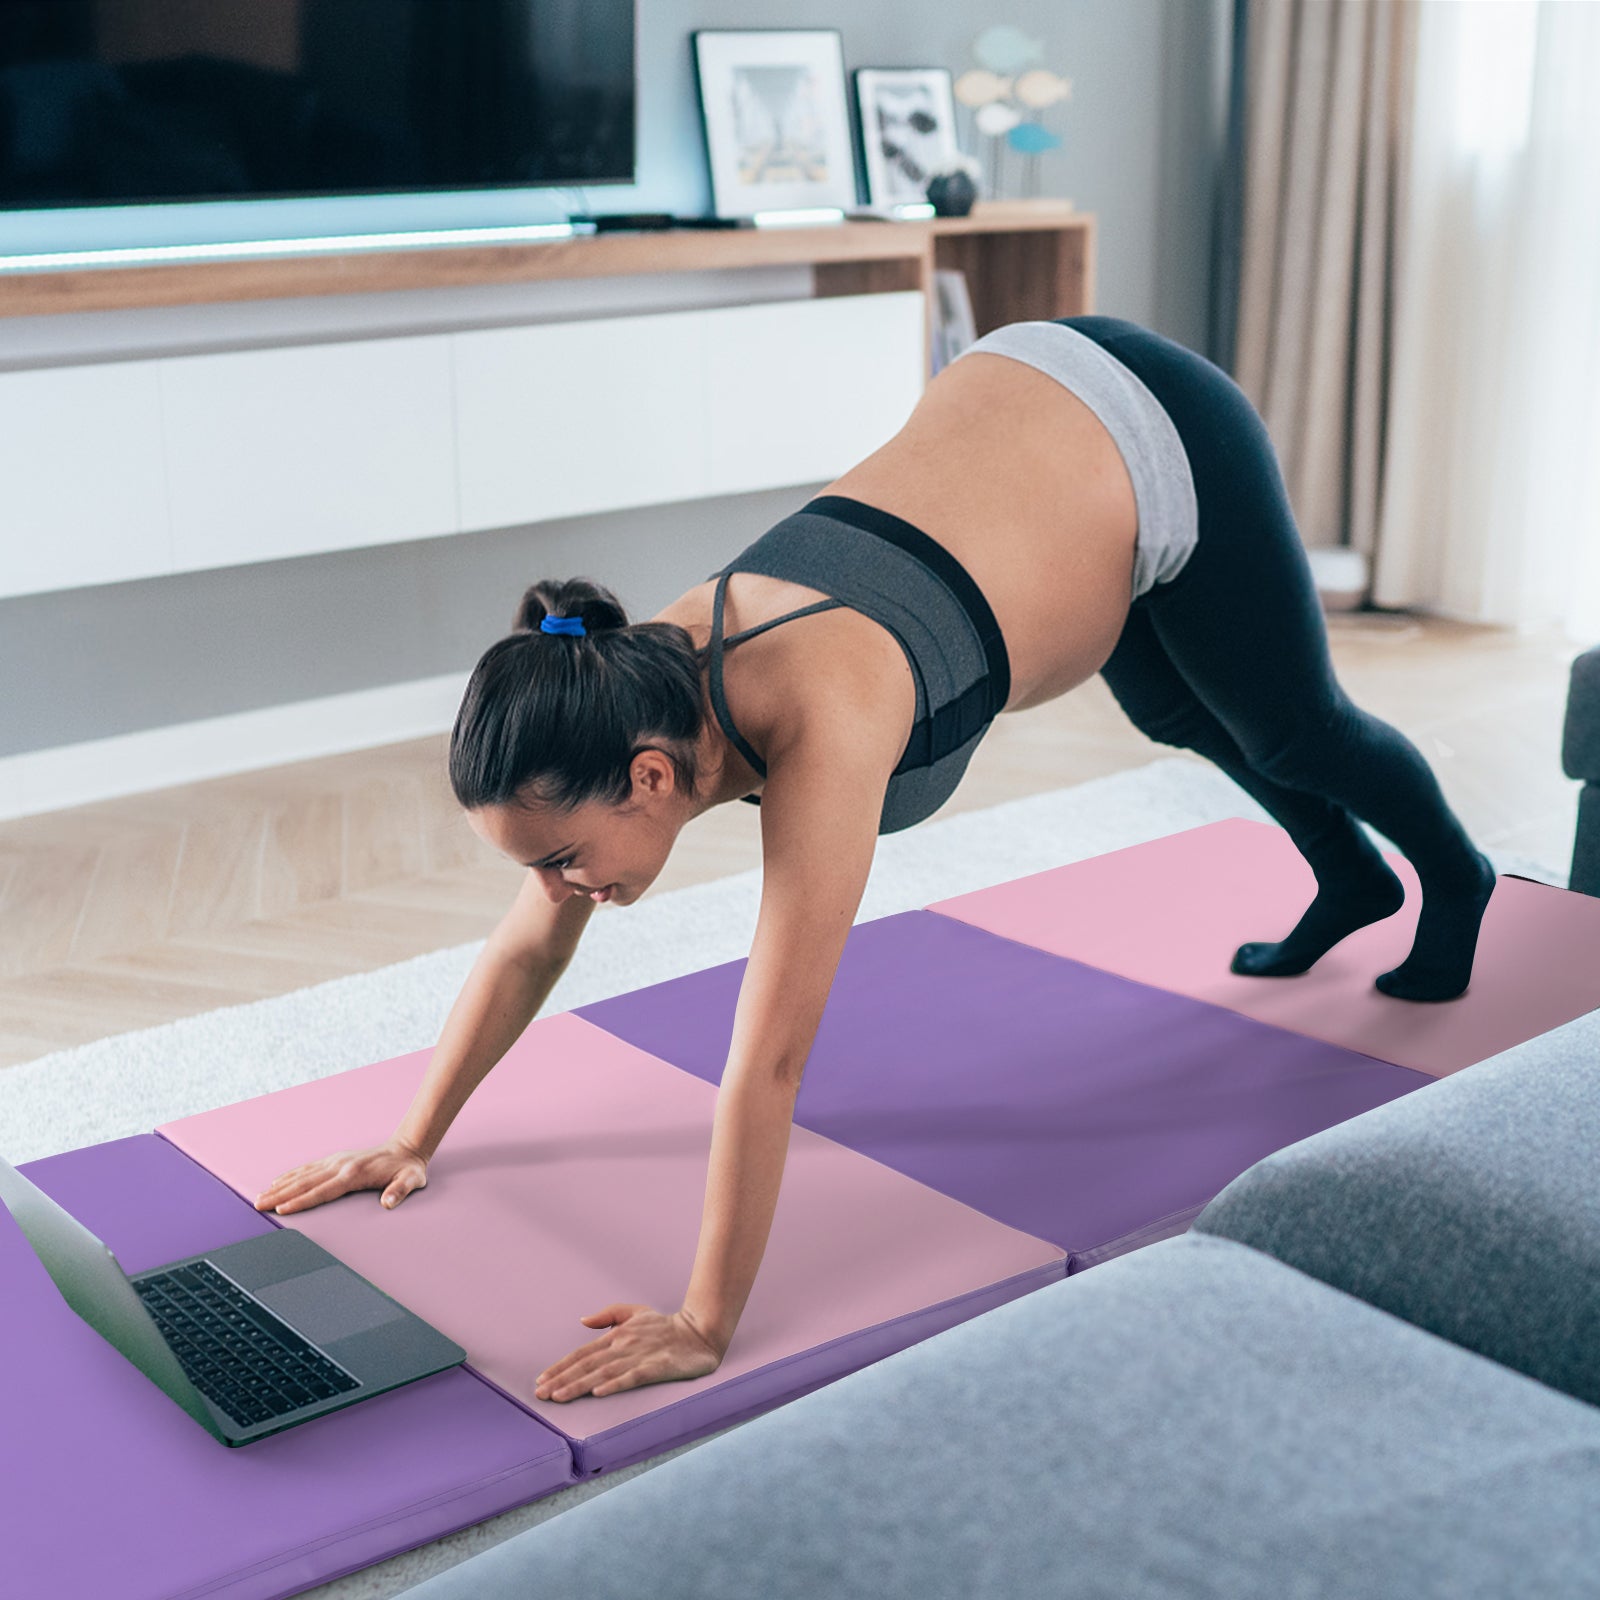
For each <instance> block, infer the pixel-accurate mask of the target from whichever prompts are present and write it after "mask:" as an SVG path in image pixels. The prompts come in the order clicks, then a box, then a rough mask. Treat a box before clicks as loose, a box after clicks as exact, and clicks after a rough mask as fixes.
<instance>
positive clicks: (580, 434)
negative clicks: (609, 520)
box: [453, 311, 720, 528]
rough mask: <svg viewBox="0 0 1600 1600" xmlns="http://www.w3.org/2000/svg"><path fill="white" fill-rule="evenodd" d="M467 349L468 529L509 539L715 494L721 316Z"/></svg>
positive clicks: (530, 334)
mask: <svg viewBox="0 0 1600 1600" xmlns="http://www.w3.org/2000/svg"><path fill="white" fill-rule="evenodd" d="M717 315H720V313H716V312H711V313H707V312H698V311H696V312H672V313H667V314H664V315H660V316H638V317H617V318H608V319H604V320H593V321H585V322H556V323H545V324H543V325H541V326H538V327H523V328H486V329H479V330H476V331H474V332H471V333H458V334H456V335H454V336H453V343H454V347H455V363H456V407H457V410H456V417H457V441H458V448H459V450H460V461H461V519H462V526H463V527H466V528H502V527H510V526H513V525H515V524H517V523H523V522H542V521H546V520H548V519H550V518H553V517H570V516H579V515H582V514H585V513H587V512H592V511H614V510H622V509H624V508H626V507H629V506H643V505H659V504H663V503H665V502H667V501H672V500H688V499H693V498H696V497H697V496H700V495H703V494H704V493H705V492H706V487H705V485H706V429H705V418H706V408H705V387H704V385H705V358H704V354H703V351H702V341H703V337H704V329H705V324H706V319H707V317H708V316H712V317H714V316H717Z"/></svg>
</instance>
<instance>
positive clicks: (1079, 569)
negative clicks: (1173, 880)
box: [659, 353, 1138, 738]
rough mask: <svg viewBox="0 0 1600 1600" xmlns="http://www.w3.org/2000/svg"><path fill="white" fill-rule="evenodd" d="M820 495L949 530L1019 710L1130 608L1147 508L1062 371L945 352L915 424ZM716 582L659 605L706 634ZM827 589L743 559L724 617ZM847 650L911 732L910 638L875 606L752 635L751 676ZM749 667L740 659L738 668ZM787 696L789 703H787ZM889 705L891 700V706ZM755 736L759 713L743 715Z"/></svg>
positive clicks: (1080, 672)
mask: <svg viewBox="0 0 1600 1600" xmlns="http://www.w3.org/2000/svg"><path fill="white" fill-rule="evenodd" d="M819 493H822V494H840V495H848V496H850V497H851V498H852V499H856V500H860V501H862V502H863V503H864V504H866V505H870V506H876V507H877V508H878V509H879V510H881V511H888V512H891V513H892V514H893V515H895V516H898V517H903V518H904V519H905V520H906V521H907V522H910V523H912V524H913V525H914V526H916V527H918V528H920V529H921V530H922V531H923V532H924V533H926V534H927V535H928V536H929V537H930V538H932V539H934V540H936V541H937V542H938V543H939V544H941V545H943V546H944V547H945V549H947V550H948V551H949V552H950V553H951V554H952V555H953V556H954V557H955V558H956V560H957V561H959V562H960V563H961V565H962V566H963V567H965V568H966V570H967V571H968V572H969V573H970V574H971V575H972V578H973V581H974V582H975V583H976V584H977V585H978V587H979V589H981V590H982V591H983V594H984V597H985V598H986V599H987V600H988V602H989V604H990V607H991V608H992V609H993V611H994V614H995V619H996V621H997V622H998V623H999V624H1000V632H1001V635H1002V637H1003V638H1004V640H1005V643H1006V651H1007V654H1008V656H1009V657H1010V663H1011V695H1010V698H1009V700H1008V701H1007V703H1006V707H1005V709H1006V710H1008V711H1020V710H1023V709H1025V708H1027V707H1029V706H1035V705H1039V704H1042V703H1043V702H1044V701H1046V700H1052V699H1054V698H1056V696H1058V695H1062V694H1065V693H1066V692H1067V691H1068V690H1070V689H1073V688H1075V687H1077V685H1079V684H1080V683H1083V682H1085V681H1086V680H1087V679H1089V678H1091V677H1093V676H1094V674H1095V673H1096V672H1098V671H1099V670H1100V668H1101V667H1102V666H1104V664H1105V662H1106V660H1107V659H1108V658H1109V656H1110V654H1111V652H1112V650H1113V649H1114V648H1115V646H1116V642H1117V639H1118V638H1119V637H1120V635H1121V633H1122V628H1123V625H1124V623H1125V622H1126V620H1127V616H1128V606H1129V601H1130V598H1131V595H1132V589H1133V554H1134V538H1135V534H1136V531H1137V527H1138V513H1137V508H1136V506H1135V502H1134V496H1133V484H1132V482H1131V480H1130V479H1129V477H1128V471H1127V468H1126V466H1125V465H1124V464H1123V460H1122V456H1121V454H1120V453H1119V451H1118V450H1117V447H1116V445H1115V443H1114V442H1113V441H1112V438H1111V435H1110V434H1109V433H1108V432H1107V431H1106V429H1105V426H1104V424H1102V423H1101V421H1100V419H1099V418H1098V417H1096V416H1095V415H1094V413H1093V412H1092V411H1091V410H1090V409H1089V408H1088V407H1087V406H1086V405H1085V404H1084V403H1083V402H1082V401H1081V400H1079V399H1078V398H1077V396H1076V395H1074V394H1072V393H1071V392H1070V391H1069V390H1067V389H1064V388H1063V387H1062V386H1061V385H1060V384H1058V383H1057V382H1056V381H1055V380H1054V379H1053V378H1050V377H1047V376H1046V375H1045V374H1044V373H1042V372H1039V371H1037V370H1035V369H1034V368H1032V367H1029V366H1026V365H1025V364H1023V363H1021V362H1017V361H1012V360H1009V359H1008V358H1006V357H1004V356H996V355H989V354H987V353H976V354H971V355H966V356H963V357H962V358H961V359H960V360H959V361H957V362H954V363H952V364H951V365H950V366H948V367H946V368H945V369H944V370H943V371H942V372H941V373H940V374H939V375H938V376H937V377H936V378H935V379H934V380H933V381H932V382H931V383H930V384H929V385H928V387H927V389H926V390H925V391H924V393H923V396H922V399H921V400H920V401H919V402H918V405H917V407H916V410H915V411H914V412H913V413H912V415H911V417H910V419H909V420H908V421H907V423H906V425H905V426H904V427H903V428H902V429H901V430H900V432H899V433H898V434H896V435H895V436H894V438H893V439H891V440H890V441H889V442H888V443H887V444H886V445H884V446H883V447H882V448H881V449H879V450H877V451H875V452H874V453H873V454H872V455H870V456H868V457H867V459H866V460H865V461H863V462H861V463H860V464H859V465H857V466H855V467H852V468H851V469H850V470H849V471H848V472H846V473H845V474H844V475H843V476H842V477H840V478H836V479H835V480H834V481H833V482H832V483H831V484H829V485H828V486H827V487H826V488H825V489H822V490H820V491H819ZM714 587H715V586H714V585H713V584H711V583H704V584H699V585H697V586H696V587H695V588H693V589H691V590H689V591H688V592H687V593H686V594H684V595H682V596H680V597H679V598H678V599H677V600H675V601H674V602H673V603H672V604H671V605H670V606H668V607H666V608H665V609H664V610H663V611H662V612H660V613H659V616H660V619H661V620H663V621H668V622H676V623H678V624H680V625H681V626H683V627H685V628H687V629H688V630H689V632H690V633H691V635H692V636H693V637H694V638H695V640H696V642H697V643H704V641H705V640H706V639H707V638H708V637H709V636H710V631H711V601H712V593H713V590H714ZM819 598H822V595H821V591H819V590H816V589H811V588H808V587H806V586H805V585H804V584H798V583H790V582H786V581H784V580H782V579H778V578H768V577H765V576H763V575H761V574H759V573H746V572H741V573H735V574H734V575H733V576H732V577H731V578H730V579H729V580H728V589H727V600H726V614H725V625H726V629H727V632H728V633H729V634H733V633H736V632H738V631H739V630H741V629H744V628H750V627H754V626H755V625H756V624H758V623H760V622H765V621H767V620H768V619H769V618H771V617H776V616H781V615H783V614H784V613H785V612H788V611H793V610H796V609H798V608H799V607H801V606H804V605H809V604H810V603H811V602H812V601H814V600H817V599H819ZM841 650H844V651H848V653H849V655H850V657H851V659H854V660H857V661H859V662H860V664H861V670H862V671H863V672H866V673H872V674H882V681H883V684H884V690H885V699H886V700H888V701H891V702H893V706H894V710H893V712H892V713H891V714H890V717H889V720H890V722H891V724H892V725H893V726H895V727H898V725H899V723H900V722H901V721H902V720H903V721H904V722H905V725H906V731H907V732H909V728H910V721H911V717H912V715H913V714H914V705H915V693H914V690H913V687H912V684H911V677H910V670H909V668H908V667H907V665H906V661H905V656H904V653H903V652H902V651H901V649H900V646H899V644H898V642H897V641H896V640H895V639H894V638H893V636H892V635H891V634H890V633H889V632H888V631H887V630H886V629H885V628H883V627H881V626H880V625H879V624H878V623H876V622H874V621H873V620H872V619H871V618H870V617H865V616H862V615H861V614H860V613H858V612H854V611H850V610H848V609H843V608H841V609H836V610H830V611H824V612H821V613H818V614H817V615H816V616H814V617H809V618H805V619H803V620H802V621H801V622H799V623H798V624H796V625H794V626H793V627H790V626H785V627H782V628H775V629H773V630H772V631H771V632H770V633H766V634H762V635H760V636H759V637H758V638H756V639H752V640H751V641H750V642H749V644H747V645H741V646H740V647H739V649H738V650H737V651H736V652H734V654H732V655H730V656H729V658H728V659H729V662H730V667H731V663H733V662H735V661H737V660H738V659H739V657H740V656H744V657H745V658H746V659H745V665H746V666H747V667H749V668H752V669H755V670H754V671H753V673H752V676H753V677H756V678H758V679H761V678H765V679H766V680H767V683H768V685H770V684H771V683H772V681H773V680H774V679H778V678H782V679H785V680H788V679H790V678H791V677H792V678H793V679H795V681H796V682H797V683H803V682H804V680H805V670H804V669H805V663H806V659H807V657H808V654H809V653H810V652H817V653H819V655H821V656H825V657H826V658H828V659H830V660H833V661H837V660H838V659H839V658H840V652H841ZM737 676H739V677H743V676H744V674H737ZM734 678H735V673H734V672H733V671H732V670H730V671H729V674H728V694H729V700H730V705H731V708H732V710H733V711H734V714H735V718H736V720H739V721H740V725H741V727H742V726H743V722H742V720H740V718H739V704H738V701H739V699H740V698H743V699H745V701H746V704H747V705H748V707H749V714H750V715H751V716H753V717H755V718H757V719H758V720H759V719H760V717H761V714H762V712H764V711H769V710H770V714H771V715H772V716H781V715H783V711H782V709H781V708H782V705H783V703H784V698H785V697H784V696H782V695H776V694H773V695H769V694H766V693H761V692H760V691H758V690H756V689H755V685H754V684H753V683H752V684H747V685H746V686H745V694H744V695H743V696H738V695H737V694H736V689H735V683H734ZM791 703H792V702H791ZM885 709H886V711H888V710H889V707H887V706H886V708H885ZM746 734H747V737H751V738H755V737H756V731H755V729H754V728H751V729H747V730H746Z"/></svg>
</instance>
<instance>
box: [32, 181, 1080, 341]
mask: <svg viewBox="0 0 1600 1600" xmlns="http://www.w3.org/2000/svg"><path fill="white" fill-rule="evenodd" d="M1093 222H1094V218H1093V215H1092V213H1089V212H1083V211H1077V210H1075V209H1074V208H1073V206H1072V203H1071V202H1070V201H1063V200H1009V201H1005V200H1002V201H988V202H980V203H979V204H978V205H976V206H974V207H973V210H972V213H971V215H969V216H965V217H934V218H930V219H928V220H926V221H905V222H877V221H870V222H865V221H857V222H843V223H832V224H827V225H823V226H818V227H794V228H736V229H735V228H730V229H699V228H683V229H678V230H675V231H673V232H670V233H608V234H589V235H581V236H578V237H575V238H571V239H554V240H548V241H541V242H536V243H521V244H504V245H466V246H458V245H442V246H435V247H430V248H423V249H405V248H401V249H395V250H357V251H350V252H347V253H340V254H327V255H315V254H313V255H303V256H274V257H270V258H262V257H248V258H243V259H235V260H225V259H224V260H210V261H191V262H182V263H174V264H170V265H160V266H122V267H83V268H75V269H69V270H65V271H56V270H41V271H33V272H10V273H7V272H0V317H24V316H48V315H50V314H52V313H59V312H73V311H112V310H126V309H130V308H138V307H145V306H174V305H195V304H202V303H214V302H221V301H230V300H284V299H294V298H299V297H303V296H307V295H328V294H381V293H387V292H390V291H394V290H402V289H442V288H460V287H463V286H466V285H472V284H486V283H522V282H530V281H551V280H556V279H562V278H601V277H617V276H633V275H638V274H641V273H647V272H707V271H719V270H725V269H727V268H737V267H765V266H805V265H821V264H825V263H835V262H850V261H861V262H869V261H894V260H905V259H916V258H920V257H922V256H924V255H925V254H926V253H927V252H928V251H929V250H930V249H931V247H932V241H933V239H934V238H935V237H937V236H939V235H945V234H984V233H1020V232H1034V231H1040V230H1047V229H1057V230H1061V229H1073V228H1092V226H1093Z"/></svg>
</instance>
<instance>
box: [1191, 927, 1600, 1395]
mask: <svg viewBox="0 0 1600 1600" xmlns="http://www.w3.org/2000/svg"><path fill="white" fill-rule="evenodd" d="M1596 959H1597V960H1600V951H1597V952H1596ZM1194 1226H1195V1228H1196V1229H1197V1230H1198V1231H1200V1232H1203V1233H1212V1234H1218V1235H1222V1236H1224V1237H1226V1238H1230V1239H1236V1240H1239V1241H1240V1242H1242V1243H1244V1244H1248V1245H1253V1246H1255V1248H1256V1249H1258V1250H1265V1251H1267V1252H1268V1253H1269V1254H1271V1255H1274V1256H1276V1257H1278V1259H1279V1260H1281V1261H1286V1262H1288V1263H1289V1265H1291V1266H1294V1267H1298V1268H1299V1269H1300V1270H1301V1271H1302V1272H1307V1273H1310V1274H1311V1275H1312V1276H1313V1277H1317V1278H1320V1279H1322V1280H1323V1281H1324V1282H1325V1283H1330V1284H1332V1285H1333V1286H1334V1287H1335V1288H1339V1289H1343V1290H1345V1291H1347V1292H1348V1293H1350V1294H1353V1295H1357V1296H1359V1297H1360V1298H1361V1299H1363V1300H1366V1301H1369V1302H1371V1304H1373V1305H1375V1306H1380V1307H1382V1308H1383V1309H1384V1310H1386V1311H1390V1312H1393V1313H1394V1314H1395V1315H1396V1316H1398V1317H1404V1318H1405V1320H1406V1321H1407V1322H1412V1323H1415V1324H1416V1325H1417V1326H1418V1327H1419V1328H1427V1329H1428V1330H1430V1331H1431V1332H1433V1333H1437V1334H1440V1335H1442V1336H1443V1337H1444V1338H1446V1339H1450V1340H1453V1341H1454V1342H1455V1343H1456V1344H1459V1345H1464V1346H1465V1347H1466V1348H1467V1349H1469V1350H1476V1351H1478V1352H1479V1353H1480V1354H1482V1355H1486V1356H1488V1357H1490V1358H1491V1359H1492V1360H1494V1361H1498V1362H1501V1363H1503V1364H1504V1365H1506V1366H1509V1367H1514V1368H1516V1369H1517V1370H1518V1371H1520V1372H1525V1373H1527V1374H1529V1375H1530V1376H1531V1377H1534V1378H1537V1379H1539V1380H1540V1382H1542V1383H1548V1384H1550V1385H1551V1386H1552V1387H1554V1388H1557V1389H1562V1390H1565V1391H1566V1392H1567V1393H1568V1394H1572V1395H1576V1396H1577V1397H1578V1398H1580V1399H1582V1400H1587V1401H1589V1402H1590V1403H1592V1404H1593V1403H1600V1012H1590V1013H1589V1014H1588V1015H1587V1016H1584V1017H1579V1018H1577V1019H1576V1020H1575V1021H1573V1022H1570V1023H1568V1024H1566V1025H1565V1026H1564V1027H1561V1028H1558V1029H1555V1030H1554V1031H1553V1032H1551V1033H1547V1034H1543V1035H1541V1036H1540V1037H1539V1038H1537V1039H1531V1040H1529V1041H1528V1042H1527V1043H1525V1044H1520V1045H1517V1046H1515V1047H1514V1048H1513V1049H1511V1050H1507V1051H1504V1052H1503V1053H1502V1054H1500V1055H1498V1056H1494V1057H1492V1058H1491V1059H1490V1060H1488V1061H1484V1062H1480V1063H1479V1064H1478V1065H1477V1066H1472V1067H1467V1068H1466V1069H1465V1070H1463V1071H1461V1072H1458V1073H1456V1074H1455V1075H1454V1076H1452V1077H1449V1078H1445V1079H1442V1080H1441V1081H1440V1082H1438V1083H1435V1084H1430V1085H1428V1086H1427V1087H1426V1088H1423V1089H1420V1090H1418V1091H1417V1093H1415V1094H1410V1095H1407V1096H1405V1097H1404V1098H1403V1099H1401V1100H1396V1101H1393V1102H1391V1103H1390V1104H1388V1105H1385V1106H1380V1107H1378V1108H1377V1109H1376V1110H1375V1111H1369V1112H1367V1113H1365V1114H1364V1115H1362V1116H1359V1117H1354V1118H1352V1119H1351V1120H1350V1121H1348V1122H1344V1123H1341V1124H1340V1125H1339V1126H1338V1127H1335V1128H1329V1129H1327V1130H1326V1131H1325V1132H1323V1133H1319V1134H1315V1135H1313V1136H1312V1137H1311V1138H1309V1139H1303V1140H1301V1141H1300V1142H1299V1143H1298V1144H1293V1145H1290V1146H1288V1147H1287V1148H1286V1149H1283V1150H1280V1151H1279V1152H1278V1153H1277V1154H1276V1155H1272V1156H1269V1157H1267V1158H1266V1159H1265V1160H1264V1161H1261V1162H1258V1163H1257V1164H1256V1165H1255V1166H1254V1167H1252V1168H1251V1169H1250V1170H1249V1171H1248V1172H1245V1173H1242V1174H1241V1175H1240V1176H1239V1177H1237V1178H1236V1179H1234V1181H1233V1182H1232V1183H1230V1184H1229V1185H1228V1186H1227V1188H1225V1189H1224V1190H1223V1191H1222V1192H1221V1194H1219V1195H1218V1196H1217V1197H1216V1198H1215V1199H1214V1200H1213V1201H1212V1202H1211V1203H1210V1205H1208V1206H1207V1207H1206V1208H1205V1210H1204V1211H1202V1212H1201V1213H1200V1216H1199V1217H1198V1218H1197V1219H1196V1221H1195V1224H1194Z"/></svg>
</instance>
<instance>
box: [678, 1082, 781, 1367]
mask: <svg viewBox="0 0 1600 1600" xmlns="http://www.w3.org/2000/svg"><path fill="white" fill-rule="evenodd" d="M798 1093H799V1082H798V1080H796V1079H793V1078H790V1077H786V1076H783V1075H780V1074H778V1073H774V1072H771V1071H761V1070H754V1069H752V1070H748V1071H744V1072H735V1070H734V1069H733V1068H731V1067H730V1069H729V1072H728V1073H727V1074H725V1075H724V1078H723V1082H722V1087H721V1088H720V1089H719V1090H718V1092H717V1109H716V1115H715V1117H714V1119H713V1122H712V1128H711V1159H710V1164H709V1167H708V1171H707V1174H706V1200H705V1210H704V1213H703V1215H702V1217H701V1221H700V1246H699V1249H698V1250H697V1251H696V1252H695V1261H694V1269H693V1271H692V1272H691V1274H690V1277H689V1288H688V1292H687V1293H686V1294H685V1295H684V1297H683V1312H684V1315H685V1316H686V1317H688V1318H689V1319H690V1320H691V1321H692V1322H693V1323H694V1324H695V1326H696V1328H697V1329H698V1330H699V1331H700V1333H701V1334H702V1335H703V1336H704V1337H705V1338H706V1339H707V1340H709V1341H710V1342H711V1343H712V1344H713V1345H714V1346H715V1348H716V1349H717V1351H718V1352H719V1353H725V1352H726V1350H727V1348H728V1344H729V1342H730V1341H731V1340H732V1338H733V1330H734V1329H735V1327H737V1326H738V1322H739V1318H740V1317H741V1316H742V1315H743V1314H744V1307H745V1302H746V1301H747V1300H748V1299H749V1298H750V1290H751V1288H752V1287H753V1286H754V1284H755V1280H756V1273H757V1271H758V1270H759V1269H760V1266H761V1257H762V1255H763V1254H764V1252H765V1251H766V1248H767V1237H768V1235H769V1234H770V1233H771V1231H772V1218H773V1215H774V1213H775V1212H776V1211H777V1208H778V1190H779V1188H780V1187H781V1186H782V1183H783V1168H784V1162H785V1160H786V1158H787V1156H788V1154H789V1134H790V1131H791V1129H792V1127H793V1123H794V1103H795V1097H796V1095H797V1094H798Z"/></svg>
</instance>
